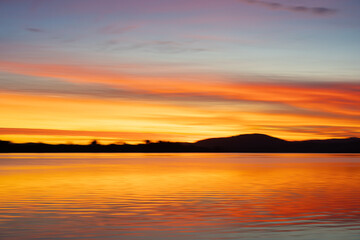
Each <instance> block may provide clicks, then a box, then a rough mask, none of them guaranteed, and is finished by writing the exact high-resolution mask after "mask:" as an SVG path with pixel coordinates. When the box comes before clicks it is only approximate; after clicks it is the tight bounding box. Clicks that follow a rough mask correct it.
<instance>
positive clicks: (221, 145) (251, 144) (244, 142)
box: [194, 134, 360, 153]
mask: <svg viewBox="0 0 360 240" xmlns="http://www.w3.org/2000/svg"><path fill="white" fill-rule="evenodd" d="M194 144H195V146H199V147H202V148H206V149H212V150H216V151H224V152H300V153H306V152H308V153H360V138H355V137H353V138H344V139H326V140H307V141H286V140H283V139H280V138H275V137H271V136H268V135H264V134H243V135H238V136H232V137H225V138H209V139H205V140H200V141H198V142H196V143H194Z"/></svg>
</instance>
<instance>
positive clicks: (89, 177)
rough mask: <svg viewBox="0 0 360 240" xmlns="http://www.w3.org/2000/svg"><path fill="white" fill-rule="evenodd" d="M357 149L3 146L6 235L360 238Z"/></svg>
mask: <svg viewBox="0 0 360 240" xmlns="http://www.w3.org/2000/svg"><path fill="white" fill-rule="evenodd" d="M359 186H360V155H359V154H347V155H346V154H220V153H216V154H200V153H197V154H193V153H184V154H1V155H0V196H1V197H0V239H6V240H12V239H15V240H16V239H126V240H132V239H141V240H150V239H151V240H152V239H153V240H162V239H164V240H165V239H166V240H167V239H190V240H192V239H194V240H195V239H196V240H198V239H246V240H251V239H260V240H261V239H267V240H270V239H274V240H275V239H276V240H278V239H296V240H300V239H301V240H304V239H306V240H310V239H314V240H315V239H316V240H318V239H326V240H332V239H333V240H338V239H341V240H352V239H354V240H355V239H356V240H358V239H360V187H359Z"/></svg>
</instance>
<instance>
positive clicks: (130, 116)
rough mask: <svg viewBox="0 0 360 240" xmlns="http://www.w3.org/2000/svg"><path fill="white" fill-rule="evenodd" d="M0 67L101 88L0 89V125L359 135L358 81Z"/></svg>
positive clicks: (193, 133)
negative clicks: (239, 78)
mask: <svg viewBox="0 0 360 240" xmlns="http://www.w3.org/2000/svg"><path fill="white" fill-rule="evenodd" d="M129 68H131V67H128V69H129ZM122 69H126V65H123V66H122ZM0 70H2V71H7V72H11V73H18V74H26V75H30V76H41V77H48V78H49V77H51V78H56V79H61V80H62V81H64V80H65V81H69V82H76V83H80V85H79V86H81V84H84V86H85V84H89V83H96V84H100V85H99V89H98V90H100V89H101V88H100V86H106V88H104V89H102V90H101V91H103V93H101V94H98V93H96V94H95V95H93V97H92V95H91V94H92V92H87V93H88V95H86V96H84V95H76V93H74V95H71V96H68V95H66V96H65V95H61V92H56V94H55V93H54V92H49V93H48V94H47V96H46V92H41V93H42V94H45V95H44V96H42V97H40V96H36V97H35V96H30V95H31V94H32V95H36V88H35V89H33V90H32V91H33V92H30V93H29V92H26V95H23V94H24V93H22V92H19V93H18V94H6V92H9V91H7V90H2V92H3V99H5V100H6V101H5V102H2V103H0V107H1V108H2V109H3V113H5V114H6V116H5V117H3V119H1V120H0V123H1V126H2V127H3V128H30V129H64V130H66V131H99V134H100V135H101V134H105V133H106V134H110V132H124V133H125V132H137V133H140V132H144V133H147V134H149V135H148V136H156V135H151V134H155V133H158V134H170V135H173V134H175V135H178V136H179V135H184V136H186V137H185V138H184V137H179V138H178V139H182V140H190V141H195V140H199V139H201V138H204V137H213V136H226V135H234V134H239V133H249V132H263V133H267V134H272V135H275V136H278V137H283V138H285V139H299V138H314V137H317V136H321V137H322V138H324V137H334V136H344V134H345V133H346V132H348V133H352V135H356V134H359V126H358V120H359V117H360V95H359V94H358V92H359V89H360V85H359V84H358V83H335V82H334V83H329V82H327V83H321V82H318V83H309V82H306V83H304V82H303V83H300V82H295V83H282V82H264V81H262V82H259V81H254V79H251V78H247V79H243V80H242V81H239V82H235V81H234V80H231V81H230V80H228V79H227V78H225V77H222V76H217V75H199V74H194V75H181V74H175V75H172V76H170V75H168V76H164V75H162V76H161V77H155V76H151V75H149V76H148V77H144V76H141V74H138V75H135V74H134V73H130V72H132V71H133V70H127V71H125V70H124V72H127V73H124V74H123V73H119V72H116V71H110V70H109V69H108V68H107V69H104V68H102V67H101V66H97V67H94V68H90V67H78V66H68V65H56V64H45V65H44V64H25V63H13V62H12V63H11V62H0ZM251 80H253V81H251ZM49 81H52V79H49ZM19 88H20V87H19ZM86 89H87V88H84V91H85V90H86ZM107 89H110V90H111V89H115V90H116V89H117V90H121V91H122V90H126V94H127V95H125V94H121V92H118V94H119V97H117V96H116V95H114V93H113V92H112V93H111V94H108V93H109V92H107V91H108V90H107ZM12 92H16V89H15V90H12ZM19 94H20V95H19ZM58 94H60V95H58ZM107 95H111V99H109V98H108V96H107ZM131 96H132V97H131ZM134 100H136V101H134ZM95 126H96V127H95ZM299 126H301V128H302V129H303V131H299V132H298V133H296V132H295V131H294V129H297V128H296V127H299ZM325 126H327V127H333V128H334V129H337V130H336V131H331V133H325V135H324V133H320V132H319V130H318V129H319V127H320V128H321V127H325ZM340 128H343V129H345V130H344V131H340ZM346 129H347V130H346ZM53 133H55V132H53ZM63 133H64V134H65V132H63ZM83 133H85V132H83ZM68 134H69V135H71V132H68ZM106 134H105V135H106ZM134 136H135V135H134ZM164 136H167V135H164ZM104 137H105V136H104ZM169 138H171V140H174V139H175V138H176V137H174V138H172V137H170V136H169ZM162 140H170V139H162Z"/></svg>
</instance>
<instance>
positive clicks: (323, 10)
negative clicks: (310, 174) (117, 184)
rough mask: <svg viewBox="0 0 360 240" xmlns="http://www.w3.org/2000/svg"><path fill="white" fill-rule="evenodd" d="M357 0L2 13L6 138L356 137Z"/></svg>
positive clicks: (62, 5) (7, 5) (163, 3)
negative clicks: (247, 134) (261, 134)
mask: <svg viewBox="0 0 360 240" xmlns="http://www.w3.org/2000/svg"><path fill="white" fill-rule="evenodd" d="M359 12H360V1H358V0H311V1H310V0H302V1H298V0H287V1H285V0H269V1H268V0H151V1H146V0H131V1H130V0H126V1H125V0H0V99H1V101H0V139H1V140H8V141H13V142H30V141H31V142H48V143H81V144H82V143H89V142H90V141H91V140H93V139H97V140H99V142H100V143H124V142H127V143H137V142H143V141H144V140H151V141H159V140H165V141H189V142H193V141H197V140H200V139H204V138H210V137H224V136H234V135H239V134H246V133H263V134H268V135H272V136H275V137H279V138H283V139H287V140H305V139H325V138H343V137H360V67H359V66H360V54H359V53H360V44H359V43H360V15H359Z"/></svg>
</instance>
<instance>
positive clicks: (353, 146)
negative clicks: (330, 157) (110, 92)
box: [0, 134, 360, 153]
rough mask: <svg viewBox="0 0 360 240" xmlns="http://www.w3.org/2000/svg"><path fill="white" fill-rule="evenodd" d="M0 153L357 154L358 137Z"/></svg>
mask: <svg viewBox="0 0 360 240" xmlns="http://www.w3.org/2000/svg"><path fill="white" fill-rule="evenodd" d="M0 152H3V153H10V152H254V153H256V152H278V153H280V152H283V153H360V138H356V137H353V138H342V139H327V140H307V141H286V140H283V139H280V138H275V137H271V136H268V135H264V134H243V135H238V136H232V137H222V138H209V139H204V140H200V141H197V142H195V143H184V142H165V141H159V142H150V141H147V142H146V143H144V144H137V145H131V144H126V143H125V144H109V145H103V144H99V143H98V142H97V141H96V140H94V141H92V142H91V143H90V144H89V145H76V144H58V145H54V144H45V143H21V144H20V143H12V142H9V141H1V140H0Z"/></svg>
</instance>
